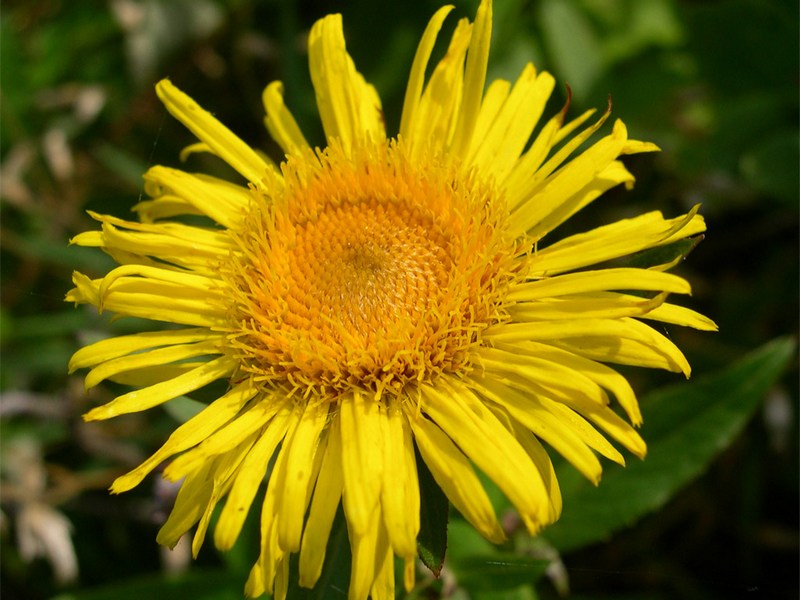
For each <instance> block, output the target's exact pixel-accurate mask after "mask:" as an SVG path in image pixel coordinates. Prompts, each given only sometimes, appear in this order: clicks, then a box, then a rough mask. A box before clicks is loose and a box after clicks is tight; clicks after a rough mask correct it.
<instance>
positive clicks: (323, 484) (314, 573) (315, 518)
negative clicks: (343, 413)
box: [300, 417, 343, 588]
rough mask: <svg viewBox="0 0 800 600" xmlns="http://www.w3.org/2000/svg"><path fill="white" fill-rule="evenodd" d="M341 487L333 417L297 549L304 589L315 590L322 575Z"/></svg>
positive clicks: (336, 420) (339, 449)
mask: <svg viewBox="0 0 800 600" xmlns="http://www.w3.org/2000/svg"><path fill="white" fill-rule="evenodd" d="M342 485H343V483H342V439H341V433H340V427H339V418H338V417H334V418H333V419H332V420H331V423H330V425H329V426H328V444H327V448H326V450H325V456H324V457H323V459H322V465H321V467H320V471H319V477H318V478H317V484H316V487H315V489H314V497H313V499H312V500H311V508H310V509H309V512H308V520H307V521H306V528H305V530H304V532H303V541H302V544H301V546H300V585H301V586H303V587H307V588H311V587H314V585H316V583H317V580H318V579H319V576H320V574H321V573H322V563H323V562H324V560H325V549H326V547H327V540H328V538H329V537H330V534H331V527H332V526H333V519H334V517H335V516H336V509H337V508H338V506H339V500H340V498H341V496H342Z"/></svg>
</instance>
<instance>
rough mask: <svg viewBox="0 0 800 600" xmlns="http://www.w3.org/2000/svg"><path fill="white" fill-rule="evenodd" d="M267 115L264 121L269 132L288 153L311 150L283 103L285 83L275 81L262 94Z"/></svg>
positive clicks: (300, 152)
mask: <svg viewBox="0 0 800 600" xmlns="http://www.w3.org/2000/svg"><path fill="white" fill-rule="evenodd" d="M262 100H263V102H264V110H265V112H266V113H267V116H266V117H264V123H265V125H266V126H267V130H268V131H269V134H270V135H271V136H272V139H273V140H275V141H276V142H277V143H278V145H279V146H280V147H281V149H282V150H283V151H284V153H286V154H302V153H304V152H307V151H309V150H311V146H310V145H309V143H308V142H307V141H306V138H305V137H304V136H303V132H302V131H301V130H300V127H299V126H298V125H297V121H295V120H294V117H293V116H292V113H291V112H290V111H289V109H288V108H286V105H285V104H284V103H283V83H281V82H280V81H273V82H272V83H270V84H269V85H268V86H267V87H266V88H265V89H264V93H263V95H262Z"/></svg>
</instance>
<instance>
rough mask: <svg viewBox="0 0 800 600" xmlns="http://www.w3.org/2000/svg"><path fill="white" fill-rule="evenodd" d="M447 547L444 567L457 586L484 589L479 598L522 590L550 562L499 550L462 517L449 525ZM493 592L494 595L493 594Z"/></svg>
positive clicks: (514, 594) (499, 595) (503, 596)
mask: <svg viewBox="0 0 800 600" xmlns="http://www.w3.org/2000/svg"><path fill="white" fill-rule="evenodd" d="M448 534H449V535H448V537H449V544H450V550H449V552H448V554H447V567H448V568H449V569H450V571H451V572H452V573H453V576H454V578H455V581H456V583H457V584H458V586H459V587H460V588H463V589H465V590H468V591H469V593H470V594H471V595H472V594H474V593H475V592H484V594H482V595H481V596H480V597H481V598H486V600H489V599H490V598H495V597H497V598H507V597H508V598H511V597H514V598H516V597H517V594H518V593H524V592H522V591H521V589H522V588H524V587H526V585H527V584H531V583H532V582H535V581H537V580H538V579H539V578H540V577H541V576H542V575H543V574H544V572H545V569H547V567H548V565H549V564H550V562H549V561H548V560H543V559H542V558H537V557H535V556H532V555H528V554H526V553H521V552H516V553H514V552H510V551H508V550H507V549H506V550H503V549H500V548H498V547H497V546H495V545H494V544H492V543H491V542H489V541H487V540H485V539H484V538H483V537H482V536H481V535H480V534H479V533H478V532H477V531H475V529H473V528H472V526H471V525H469V524H468V523H467V522H465V521H464V520H462V519H459V518H454V519H453V520H452V521H451V522H450V526H449V532H448ZM495 594H497V596H495Z"/></svg>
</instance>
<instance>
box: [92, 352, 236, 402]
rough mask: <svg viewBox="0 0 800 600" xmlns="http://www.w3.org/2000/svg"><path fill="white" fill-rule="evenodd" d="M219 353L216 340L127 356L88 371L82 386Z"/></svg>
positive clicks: (108, 361) (94, 384)
mask: <svg viewBox="0 0 800 600" xmlns="http://www.w3.org/2000/svg"><path fill="white" fill-rule="evenodd" d="M221 353H222V352H221V351H220V349H219V345H218V342H217V340H211V341H207V342H197V343H194V344H180V345H173V346H167V347H166V348H157V349H155V350H150V351H147V352H140V353H137V354H129V355H128V356H122V357H119V358H114V359H111V360H107V361H106V362H104V363H102V364H100V365H99V366H97V367H95V368H94V369H92V370H91V371H89V373H88V374H87V375H86V379H85V380H84V385H85V386H86V389H87V390H88V389H91V388H93V387H94V386H96V385H97V384H99V383H100V382H102V381H104V380H106V379H108V378H110V377H113V376H115V375H118V374H119V373H123V372H125V371H131V370H134V369H140V368H143V367H152V366H159V365H163V364H168V363H172V362H177V361H179V360H183V359H186V358H192V357H195V356H211V355H215V354H221Z"/></svg>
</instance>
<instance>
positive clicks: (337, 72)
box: [308, 15, 386, 151]
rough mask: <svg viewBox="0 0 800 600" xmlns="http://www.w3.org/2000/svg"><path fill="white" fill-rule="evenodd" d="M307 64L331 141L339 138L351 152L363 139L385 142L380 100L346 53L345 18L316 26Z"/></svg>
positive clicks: (334, 17) (328, 18)
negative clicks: (343, 27)
mask: <svg viewBox="0 0 800 600" xmlns="http://www.w3.org/2000/svg"><path fill="white" fill-rule="evenodd" d="M308 61H309V70H310V71H311V82H312V84H313V85H314V92H315V93H316V96H317V107H318V108H319V114H320V117H321V118H322V126H323V128H324V129H325V136H326V137H327V138H328V140H329V141H330V140H332V139H334V138H338V139H339V140H340V142H341V144H342V147H343V148H344V149H345V151H349V150H350V149H351V148H352V147H353V145H354V144H356V143H359V142H362V141H364V140H369V139H372V140H375V141H378V140H380V139H385V138H386V132H385V129H384V125H383V112H382V110H381V103H380V98H378V94H377V92H376V91H375V88H373V87H372V86H371V85H369V84H368V83H367V82H366V81H364V78H363V77H362V76H361V74H360V73H359V72H358V71H356V68H355V65H354V64H353V59H352V58H350V56H349V55H348V54H347V49H346V48H345V41H344V32H343V30H342V15H328V16H326V17H324V18H322V19H320V20H319V21H317V22H316V23H314V26H313V27H312V28H311V32H310V33H309V36H308Z"/></svg>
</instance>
